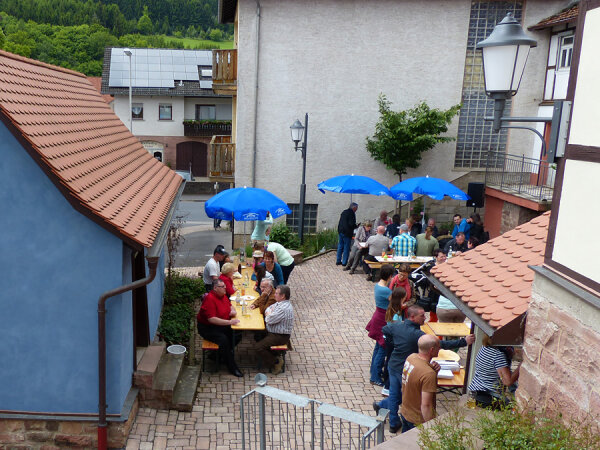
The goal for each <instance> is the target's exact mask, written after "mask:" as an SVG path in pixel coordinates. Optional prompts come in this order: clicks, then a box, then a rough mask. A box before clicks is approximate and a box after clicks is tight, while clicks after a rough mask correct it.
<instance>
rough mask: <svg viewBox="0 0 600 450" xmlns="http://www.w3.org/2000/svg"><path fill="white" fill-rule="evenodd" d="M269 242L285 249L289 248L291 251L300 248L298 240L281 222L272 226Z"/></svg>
mask: <svg viewBox="0 0 600 450" xmlns="http://www.w3.org/2000/svg"><path fill="white" fill-rule="evenodd" d="M269 240H270V241H271V242H277V243H278V244H281V245H283V246H284V247H285V248H291V249H292V250H298V249H299V248H300V239H298V236H297V235H295V234H294V233H292V230H290V229H289V228H288V227H287V225H286V224H285V223H283V222H279V223H277V224H275V225H273V228H271V234H270V235H269Z"/></svg>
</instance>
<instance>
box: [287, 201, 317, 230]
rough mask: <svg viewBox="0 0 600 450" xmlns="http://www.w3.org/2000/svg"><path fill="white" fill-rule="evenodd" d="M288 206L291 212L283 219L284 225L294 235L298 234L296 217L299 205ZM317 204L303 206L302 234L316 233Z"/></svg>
mask: <svg viewBox="0 0 600 450" xmlns="http://www.w3.org/2000/svg"><path fill="white" fill-rule="evenodd" d="M288 206H289V207H290V209H291V210H292V213H291V214H288V215H287V216H286V217H285V224H286V225H287V226H288V228H289V229H290V230H292V231H293V232H294V233H297V232H298V217H299V216H300V204H298V203H288ZM318 207H319V205H317V204H306V203H305V204H304V233H305V234H310V233H316V232H317V209H318Z"/></svg>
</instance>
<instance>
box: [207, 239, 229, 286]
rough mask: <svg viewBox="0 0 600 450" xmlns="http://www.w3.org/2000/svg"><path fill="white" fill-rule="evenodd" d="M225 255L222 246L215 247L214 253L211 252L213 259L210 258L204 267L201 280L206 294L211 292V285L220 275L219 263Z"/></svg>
mask: <svg viewBox="0 0 600 450" xmlns="http://www.w3.org/2000/svg"><path fill="white" fill-rule="evenodd" d="M225 255H227V252H226V251H225V247H223V246H222V245H217V247H216V248H215V251H214V252H213V257H212V258H210V259H209V260H208V262H207V263H206V265H205V266H204V272H203V273H202V278H203V280H204V287H205V288H206V292H210V291H212V285H213V283H214V282H215V281H216V280H217V279H218V278H219V275H220V274H221V268H220V267H219V261H222V260H223V258H224V257H225Z"/></svg>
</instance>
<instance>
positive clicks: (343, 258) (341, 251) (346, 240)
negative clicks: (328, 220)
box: [335, 203, 358, 266]
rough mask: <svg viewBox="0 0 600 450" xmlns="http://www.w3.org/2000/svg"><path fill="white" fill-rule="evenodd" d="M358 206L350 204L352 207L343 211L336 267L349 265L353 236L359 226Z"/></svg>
mask: <svg viewBox="0 0 600 450" xmlns="http://www.w3.org/2000/svg"><path fill="white" fill-rule="evenodd" d="M357 209H358V205H357V204H356V203H350V207H349V208H348V209H345V210H344V211H342V214H341V215H340V221H339V223H338V248H337V258H336V262H335V264H336V265H338V266H339V265H343V266H346V264H348V256H350V247H351V246H352V236H353V235H354V230H355V229H356V227H357V226H358V225H357V224H356V210H357Z"/></svg>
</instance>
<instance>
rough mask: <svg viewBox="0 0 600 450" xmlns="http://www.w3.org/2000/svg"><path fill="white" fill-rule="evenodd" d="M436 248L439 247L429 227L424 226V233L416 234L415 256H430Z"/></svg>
mask: <svg viewBox="0 0 600 450" xmlns="http://www.w3.org/2000/svg"><path fill="white" fill-rule="evenodd" d="M436 248H440V244H439V243H438V241H437V239H436V238H434V237H433V229H432V228H431V227H427V228H425V233H421V234H417V252H416V253H417V256H432V255H433V251H434V250H435V249H436Z"/></svg>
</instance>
